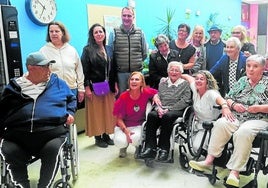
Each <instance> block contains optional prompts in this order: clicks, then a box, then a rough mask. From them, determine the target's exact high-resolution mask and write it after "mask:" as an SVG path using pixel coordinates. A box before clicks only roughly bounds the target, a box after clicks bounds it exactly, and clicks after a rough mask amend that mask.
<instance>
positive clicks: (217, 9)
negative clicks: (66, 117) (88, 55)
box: [11, 0, 241, 70]
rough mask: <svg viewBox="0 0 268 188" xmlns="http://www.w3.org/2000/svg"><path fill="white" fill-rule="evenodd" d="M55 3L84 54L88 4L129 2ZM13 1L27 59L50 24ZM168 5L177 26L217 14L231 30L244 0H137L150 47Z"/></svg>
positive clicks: (59, 16) (121, 1)
mask: <svg viewBox="0 0 268 188" xmlns="http://www.w3.org/2000/svg"><path fill="white" fill-rule="evenodd" d="M56 3H57V9H58V13H57V17H56V20H59V21H61V22H63V23H64V24H65V25H66V27H67V29H68V30H69V33H70V35H71V41H70V43H71V44H72V45H73V46H74V47H75V48H76V49H77V51H78V53H79V54H81V53H82V49H83V47H84V45H85V44H86V41H87V32H88V24H87V23H88V20H87V4H98V5H106V6H116V7H123V6H126V5H127V0H56ZM11 4H12V5H13V6H15V7H16V8H17V11H18V22H19V29H20V41H21V51H22V59H23V63H25V59H26V57H27V54H29V53H30V52H32V51H37V50H39V48H40V47H41V46H43V45H44V44H45V37H46V29H47V28H46V26H38V25H36V24H34V23H33V22H31V20H30V19H29V18H28V16H27V14H26V11H25V1H24V0H11ZM223 7H224V8H223ZM226 7H227V8H226ZM167 9H171V10H174V11H175V15H174V18H173V21H172V26H173V27H174V30H176V29H177V26H178V25H179V24H180V23H183V22H184V23H187V24H189V25H190V26H191V27H194V25H196V24H201V25H203V26H204V27H205V28H206V26H207V21H208V20H209V17H210V15H213V14H215V15H216V16H215V18H216V20H215V21H216V23H217V24H218V25H220V26H222V27H223V29H224V31H226V32H229V29H230V28H231V27H232V26H234V25H237V24H240V17H241V16H240V15H241V0H224V1H223V0H222V1H220V0H198V1H187V0H136V24H137V26H138V27H141V28H142V29H143V31H144V32H145V35H146V38H147V41H148V44H149V45H150V48H153V45H152V43H151V40H152V38H154V37H155V36H156V35H157V34H158V32H159V29H160V28H161V25H160V24H161V21H160V20H159V18H162V19H165V17H166V16H165V15H166V10H167ZM186 9H189V10H190V11H191V13H190V14H189V15H187V14H185V11H186ZM197 11H200V15H199V16H196V12H197ZM207 29H208V28H206V30H207ZM24 70H26V69H25V67H24Z"/></svg>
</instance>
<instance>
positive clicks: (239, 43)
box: [226, 37, 242, 51]
mask: <svg viewBox="0 0 268 188" xmlns="http://www.w3.org/2000/svg"><path fill="white" fill-rule="evenodd" d="M229 42H233V43H235V46H236V47H237V48H238V49H239V51H240V50H241V48H242V44H241V42H240V40H239V39H238V38H237V37H230V38H228V39H227V41H226V45H227V44H228V43H229Z"/></svg>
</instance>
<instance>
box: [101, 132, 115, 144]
mask: <svg viewBox="0 0 268 188" xmlns="http://www.w3.org/2000/svg"><path fill="white" fill-rule="evenodd" d="M102 139H103V141H104V142H106V143H107V144H108V145H111V146H112V145H114V141H113V140H112V139H111V138H110V136H109V135H108V134H105V133H104V134H103V135H102Z"/></svg>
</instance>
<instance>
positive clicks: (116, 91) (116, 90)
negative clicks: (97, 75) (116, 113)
mask: <svg viewBox="0 0 268 188" xmlns="http://www.w3.org/2000/svg"><path fill="white" fill-rule="evenodd" d="M114 89H115V93H114V94H115V96H117V95H118V93H119V88H118V83H117V82H115V85H114Z"/></svg>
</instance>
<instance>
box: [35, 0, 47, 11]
mask: <svg viewBox="0 0 268 188" xmlns="http://www.w3.org/2000/svg"><path fill="white" fill-rule="evenodd" d="M37 2H38V3H39V4H40V5H41V6H42V7H43V9H46V8H45V6H44V5H43V4H42V3H41V2H40V1H39V0H37Z"/></svg>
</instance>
